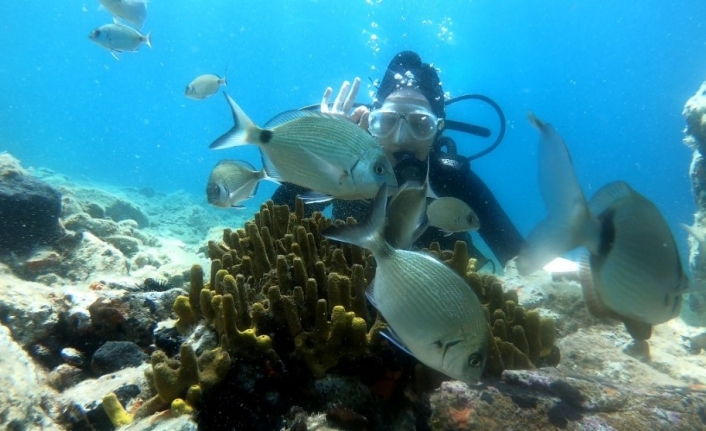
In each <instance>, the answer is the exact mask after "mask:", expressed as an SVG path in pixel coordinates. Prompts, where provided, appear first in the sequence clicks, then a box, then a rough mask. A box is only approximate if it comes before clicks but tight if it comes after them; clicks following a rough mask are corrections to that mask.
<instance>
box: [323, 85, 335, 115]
mask: <svg viewBox="0 0 706 431" xmlns="http://www.w3.org/2000/svg"><path fill="white" fill-rule="evenodd" d="M332 93H333V88H331V87H326V90H324V97H323V98H322V99H321V112H329V109H328V100H329V99H330V98H331V94H332Z"/></svg>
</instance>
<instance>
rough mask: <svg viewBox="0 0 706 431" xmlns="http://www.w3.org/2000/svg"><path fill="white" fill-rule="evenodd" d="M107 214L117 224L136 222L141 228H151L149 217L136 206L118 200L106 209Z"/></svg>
mask: <svg viewBox="0 0 706 431" xmlns="http://www.w3.org/2000/svg"><path fill="white" fill-rule="evenodd" d="M105 214H106V215H107V216H108V217H110V218H111V219H113V220H114V221H116V222H119V221H122V220H128V219H130V220H135V221H136V222H137V225H138V226H139V227H140V228H145V227H147V226H149V224H150V222H149V219H148V218H147V215H146V214H145V213H144V212H142V210H141V209H139V208H138V207H136V206H135V205H134V204H132V203H130V202H127V201H123V200H117V201H115V202H113V203H112V204H111V205H110V206H109V207H107V208H106V209H105Z"/></svg>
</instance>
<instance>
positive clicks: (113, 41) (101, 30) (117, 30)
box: [88, 24, 152, 60]
mask: <svg viewBox="0 0 706 431" xmlns="http://www.w3.org/2000/svg"><path fill="white" fill-rule="evenodd" d="M88 38H89V39H90V40H91V41H93V42H95V43H96V44H98V45H100V46H102V47H103V48H105V49H107V50H108V51H110V54H111V55H112V56H113V57H115V59H116V60H119V59H120V57H119V56H118V54H120V53H123V52H136V51H137V50H138V49H139V48H140V46H141V45H142V44H143V43H144V44H146V45H147V46H149V47H150V48H152V36H151V33H147V34H146V35H143V34H142V33H140V32H139V31H138V30H135V29H134V28H132V27H129V26H126V25H122V24H105V25H102V26H100V27H98V28H97V29H95V30H93V31H92V32H91V33H89V34H88Z"/></svg>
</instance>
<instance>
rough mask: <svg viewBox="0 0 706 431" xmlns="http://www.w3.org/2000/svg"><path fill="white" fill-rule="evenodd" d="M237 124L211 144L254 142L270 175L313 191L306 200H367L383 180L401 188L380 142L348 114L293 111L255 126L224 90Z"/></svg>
mask: <svg viewBox="0 0 706 431" xmlns="http://www.w3.org/2000/svg"><path fill="white" fill-rule="evenodd" d="M223 94H224V95H225V97H226V100H227V101H228V104H229V105H230V109H231V111H232V113H233V122H234V123H235V125H234V126H233V128H232V129H230V130H229V131H228V132H227V133H226V134H224V135H223V136H221V137H220V138H218V139H216V141H214V142H213V143H212V144H211V145H210V147H209V148H212V149H222V148H229V147H234V146H238V145H245V144H248V143H252V144H255V145H257V146H258V147H259V148H260V150H261V151H262V153H263V155H264V157H263V162H264V163H265V170H266V172H267V175H268V176H270V177H271V178H274V179H275V180H277V181H286V182H289V183H292V184H296V185H298V186H301V187H304V188H307V189H310V190H315V191H316V192H319V193H320V194H319V195H309V196H306V195H305V196H303V199H304V200H307V199H308V200H309V201H312V200H314V199H316V200H317V201H325V200H328V199H331V198H332V197H334V198H338V199H368V198H372V197H373V196H375V193H376V192H377V190H378V188H379V187H380V185H382V184H390V185H391V188H396V187H397V180H396V179H395V173H394V171H393V170H392V165H391V164H390V161H389V160H388V159H387V157H385V154H384V153H383V150H382V147H381V146H380V144H379V143H378V142H377V140H375V138H373V137H372V136H371V135H370V134H368V133H367V132H366V131H364V130H363V129H361V128H360V127H358V126H357V125H356V124H354V123H353V122H352V121H350V120H349V119H348V118H346V117H344V116H341V115H337V114H326V113H319V112H311V111H290V112H285V113H284V114H280V115H279V116H277V117H275V118H274V119H273V120H271V121H270V122H269V123H268V125H269V128H265V129H263V128H260V127H258V126H256V125H255V124H254V123H253V122H252V121H251V120H250V118H248V116H247V115H246V114H245V113H244V112H243V110H242V109H240V107H239V106H238V105H237V104H236V103H235V101H233V99H231V98H230V96H228V94H226V93H223Z"/></svg>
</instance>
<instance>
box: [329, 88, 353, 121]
mask: <svg viewBox="0 0 706 431" xmlns="http://www.w3.org/2000/svg"><path fill="white" fill-rule="evenodd" d="M350 87H351V83H350V82H348V81H343V85H341V89H340V90H339V91H338V96H336V100H335V101H334V102H333V107H332V108H331V112H334V113H336V114H340V113H341V112H342V111H341V109H342V108H343V99H344V98H345V97H346V94H348V89H349V88H350Z"/></svg>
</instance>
